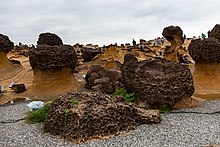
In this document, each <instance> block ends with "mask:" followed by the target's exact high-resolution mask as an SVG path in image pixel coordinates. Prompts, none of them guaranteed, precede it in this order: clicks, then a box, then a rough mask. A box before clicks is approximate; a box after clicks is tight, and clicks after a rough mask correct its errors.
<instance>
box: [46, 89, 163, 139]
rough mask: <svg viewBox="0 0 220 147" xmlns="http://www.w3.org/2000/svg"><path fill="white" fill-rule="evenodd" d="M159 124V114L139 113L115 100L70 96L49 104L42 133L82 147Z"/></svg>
mask: <svg viewBox="0 0 220 147" xmlns="http://www.w3.org/2000/svg"><path fill="white" fill-rule="evenodd" d="M158 122H160V116H159V111H156V110H144V109H140V108H138V107H135V106H133V105H131V104H126V103H122V102H120V98H117V97H112V96H110V95H106V94H102V93H99V92H93V93H90V94H86V93H69V94H66V95H63V96H61V97H59V98H57V99H56V100H55V101H54V102H53V103H52V106H51V108H50V110H49V113H48V117H47V120H46V122H45V128H44V129H45V130H46V132H49V133H50V134H52V135H58V136H61V137H62V138H64V139H66V140H68V141H71V142H74V143H82V142H85V141H90V140H93V139H100V138H105V137H110V136H114V135H117V134H119V133H120V132H122V131H128V130H131V129H134V128H135V127H136V126H138V125H141V124H151V123H158Z"/></svg>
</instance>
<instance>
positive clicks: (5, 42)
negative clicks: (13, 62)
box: [0, 34, 14, 53]
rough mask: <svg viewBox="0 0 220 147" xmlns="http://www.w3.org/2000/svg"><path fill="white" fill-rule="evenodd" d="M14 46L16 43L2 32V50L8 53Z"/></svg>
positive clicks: (0, 46) (0, 49) (0, 41)
mask: <svg viewBox="0 0 220 147" xmlns="http://www.w3.org/2000/svg"><path fill="white" fill-rule="evenodd" d="M13 48H14V43H13V42H12V41H11V40H10V39H9V38H8V36H5V35H3V34H0V52H2V51H3V52H6V53H8V52H9V51H11V50H12V49H13Z"/></svg>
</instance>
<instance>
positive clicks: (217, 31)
mask: <svg viewBox="0 0 220 147" xmlns="http://www.w3.org/2000/svg"><path fill="white" fill-rule="evenodd" d="M211 37H214V38H216V39H219V40H220V24H216V25H215V26H214V28H213V29H212V30H211Z"/></svg>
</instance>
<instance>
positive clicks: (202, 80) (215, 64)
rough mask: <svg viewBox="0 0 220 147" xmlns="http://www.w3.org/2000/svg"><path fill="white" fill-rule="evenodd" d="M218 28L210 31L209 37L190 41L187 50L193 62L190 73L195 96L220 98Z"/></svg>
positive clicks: (219, 41) (217, 26) (219, 42)
mask: <svg viewBox="0 0 220 147" xmlns="http://www.w3.org/2000/svg"><path fill="white" fill-rule="evenodd" d="M219 26H220V25H216V26H215V27H214V28H213V29H212V33H211V37H209V38H205V39H196V40H192V41H191V43H190V45H189V47H188V49H189V54H190V56H191V57H192V59H193V60H194V61H195V64H194V65H192V73H193V79H194V84H195V94H194V95H195V96H198V97H202V98H209V99H215V98H219V96H220V78H219V77H220V76H219V73H220V40H219V37H220V35H219V34H218V33H220V32H219Z"/></svg>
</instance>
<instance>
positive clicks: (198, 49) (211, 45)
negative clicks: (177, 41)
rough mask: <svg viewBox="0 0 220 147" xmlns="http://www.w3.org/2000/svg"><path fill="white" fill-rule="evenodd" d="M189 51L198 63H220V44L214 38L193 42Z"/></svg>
mask: <svg viewBox="0 0 220 147" xmlns="http://www.w3.org/2000/svg"><path fill="white" fill-rule="evenodd" d="M188 50H189V54H190V56H191V57H192V59H193V60H194V61H195V62H196V63H213V62H219V61H220V42H219V40H218V39H216V38H214V37H209V38H205V39H196V40H192V41H191V43H190V45H189V47H188Z"/></svg>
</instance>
